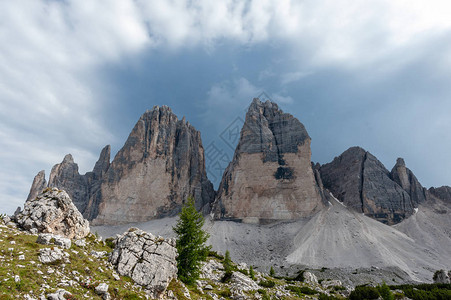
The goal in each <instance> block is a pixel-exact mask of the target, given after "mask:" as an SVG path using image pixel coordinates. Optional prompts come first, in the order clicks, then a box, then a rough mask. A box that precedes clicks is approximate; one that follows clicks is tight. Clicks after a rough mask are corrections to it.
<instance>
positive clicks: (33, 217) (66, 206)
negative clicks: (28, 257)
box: [14, 188, 90, 239]
mask: <svg viewBox="0 0 451 300" xmlns="http://www.w3.org/2000/svg"><path fill="white" fill-rule="evenodd" d="M14 218H15V221H16V223H17V224H18V225H19V226H20V227H22V228H24V229H25V230H28V231H32V232H34V231H36V232H39V233H52V234H57V235H60V236H63V237H66V238H70V239H72V238H84V237H85V236H87V235H88V234H89V232H90V231H89V222H88V221H87V220H85V219H84V218H83V216H82V215H81V214H80V212H79V211H78V209H77V208H76V207H75V205H74V204H73V203H72V200H71V199H70V197H69V195H68V194H67V193H66V192H65V191H62V190H58V189H57V188H52V189H51V188H48V189H46V190H44V192H43V193H42V194H40V195H39V196H37V197H36V198H34V199H32V200H27V201H26V202H25V205H24V210H23V211H21V212H20V213H18V214H16V215H15V216H14Z"/></svg>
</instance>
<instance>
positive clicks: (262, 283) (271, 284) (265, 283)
mask: <svg viewBox="0 0 451 300" xmlns="http://www.w3.org/2000/svg"><path fill="white" fill-rule="evenodd" d="M258 284H259V285H260V286H262V287H265V288H273V287H274V286H275V285H276V283H275V282H274V281H273V280H262V281H260V282H259V283H258Z"/></svg>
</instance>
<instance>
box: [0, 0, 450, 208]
mask: <svg viewBox="0 0 451 300" xmlns="http://www.w3.org/2000/svg"><path fill="white" fill-rule="evenodd" d="M450 15H451V4H449V1H434V0H428V1H425V0H424V1H415V0H410V1H404V0H396V1H393V0H386V1H382V0H380V1H366V0H365V1H355V0H334V1H310V0H305V1H289V0H277V1H270V0H259V1H237V0H224V1H208V0H203V1H202V0H201V1H189V0H172V1H144V0H134V1H132V0H121V1H113V0H108V1H107V0H104V1H89V0H86V1H84V0H83V1H80V0H77V1H75V0H66V1H55V0H45V1H44V0H28V1H27V0H22V1H1V2H0V211H1V212H6V213H12V212H13V211H14V210H15V208H16V207H17V206H19V205H23V202H24V200H25V198H26V196H27V194H28V191H29V188H30V185H31V182H32V180H33V177H34V176H35V175H36V173H37V172H38V171H39V170H42V169H44V170H46V175H47V178H48V175H49V172H50V169H51V167H52V166H53V165H54V164H55V163H58V162H60V161H61V160H62V159H63V157H64V155H65V154H67V153H71V154H72V155H73V156H74V159H75V161H76V162H77V163H78V164H79V168H80V172H81V173H85V172H87V171H90V170H91V169H92V167H93V165H94V163H95V161H96V160H97V157H98V155H99V153H100V150H101V148H102V147H103V146H104V145H106V144H111V146H112V151H113V154H115V153H116V152H117V151H118V150H119V149H120V147H121V146H122V145H123V143H124V142H125V139H126V137H127V135H128V133H129V132H130V130H131V129H132V127H133V125H134V124H135V122H136V121H137V120H138V118H139V117H140V115H141V114H142V113H143V112H144V111H145V110H146V109H151V108H152V107H153V106H154V105H169V106H170V107H171V108H172V109H173V111H174V112H175V113H176V114H177V115H178V116H179V117H180V118H181V117H183V116H186V118H187V120H189V121H190V123H192V124H194V126H195V127H196V128H197V129H198V130H200V131H201V132H202V139H203V143H204V147H207V146H209V145H215V146H216V147H219V148H220V149H222V150H223V151H224V153H225V155H226V156H227V155H228V156H231V154H232V152H233V151H232V149H231V147H229V144H233V142H234V141H231V140H228V139H229V138H230V136H229V137H228V136H227V135H225V134H223V133H224V132H225V130H227V129H230V128H232V127H233V126H235V125H236V124H239V123H240V122H241V120H242V118H244V114H245V109H246V107H247V106H248V105H249V103H250V101H251V100H252V98H253V97H256V96H258V95H260V94H261V93H262V92H266V94H267V97H269V98H271V99H272V100H273V101H275V102H277V103H278V104H279V106H280V107H281V108H282V109H283V110H284V111H286V112H290V113H291V114H293V115H294V116H295V117H297V118H298V119H299V120H300V121H301V122H303V123H304V125H305V126H306V127H307V130H308V131H309V134H310V136H311V137H312V151H313V156H312V160H313V161H315V162H320V163H325V162H329V161H331V160H332V159H333V158H334V156H337V155H339V154H340V153H342V152H343V151H344V150H346V149H347V148H349V147H351V146H355V145H359V146H361V147H363V148H365V149H367V150H368V151H370V152H371V153H373V154H374V155H376V156H377V157H378V158H379V159H380V160H381V161H382V162H383V163H384V165H385V166H386V167H387V168H388V169H391V168H392V166H393V165H394V163H395V160H396V158H397V157H399V156H401V157H404V159H405V161H406V163H407V166H408V167H409V168H410V169H412V170H413V171H414V173H415V174H416V175H417V177H418V178H419V180H420V182H421V183H422V184H423V185H425V186H427V187H429V186H441V185H451V155H450V150H451V135H450V132H451V117H450V113H451V18H450V17H449V16H450ZM224 137H225V138H224ZM232 146H233V145H232ZM213 163H214V162H212V161H208V160H207V167H208V168H209V175H210V177H211V179H212V180H213V181H215V182H216V183H217V181H218V180H219V177H220V174H218V172H217V171H216V170H212V168H211V165H212V164H213ZM221 163H223V162H221Z"/></svg>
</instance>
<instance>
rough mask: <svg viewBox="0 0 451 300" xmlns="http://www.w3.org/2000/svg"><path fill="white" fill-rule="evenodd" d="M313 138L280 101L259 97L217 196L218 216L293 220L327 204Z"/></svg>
mask: <svg viewBox="0 0 451 300" xmlns="http://www.w3.org/2000/svg"><path fill="white" fill-rule="evenodd" d="M310 157H311V151H310V137H309V135H308V133H307V131H306V130H305V128H304V126H303V125H302V124H301V123H300V122H299V121H298V120H297V119H296V118H294V117H293V116H292V115H290V114H286V113H283V112H282V111H281V110H279V108H278V106H277V105H276V104H275V103H272V102H270V101H266V102H264V103H262V102H261V101H260V100H259V99H254V101H253V102H252V104H251V105H250V107H249V110H248V112H247V114H246V120H245V124H244V126H243V128H242V130H241V136H240V141H239V143H238V146H237V148H236V150H235V154H234V157H233V160H232V162H231V163H230V164H229V166H228V167H227V169H226V170H225V173H224V175H223V178H222V181H221V184H220V186H219V190H218V195H217V198H216V201H215V207H214V213H215V217H216V218H218V219H230V220H240V221H243V222H248V223H258V222H268V221H274V220H291V219H296V218H299V217H302V216H308V215H311V214H312V213H314V212H316V211H317V210H318V209H320V208H321V207H322V206H323V203H322V198H321V195H320V191H319V187H318V185H317V183H316V181H315V177H314V173H313V170H312V166H311V161H310Z"/></svg>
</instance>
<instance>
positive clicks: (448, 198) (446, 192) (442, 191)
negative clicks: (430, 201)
mask: <svg viewBox="0 0 451 300" xmlns="http://www.w3.org/2000/svg"><path fill="white" fill-rule="evenodd" d="M429 193H431V194H432V195H433V196H435V197H437V198H439V199H441V200H443V201H445V202H447V203H451V187H449V186H446V185H445V186H441V187H438V188H434V187H431V188H430V189H429Z"/></svg>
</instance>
